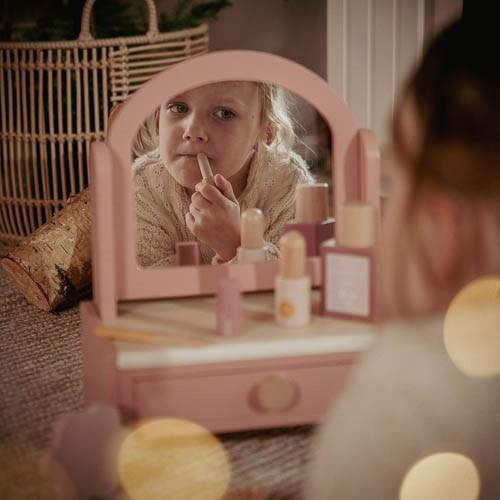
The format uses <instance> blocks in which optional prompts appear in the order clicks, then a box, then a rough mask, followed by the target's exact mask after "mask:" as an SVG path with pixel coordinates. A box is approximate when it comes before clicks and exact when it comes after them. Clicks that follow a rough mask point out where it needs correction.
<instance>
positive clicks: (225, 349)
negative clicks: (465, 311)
mask: <svg viewBox="0 0 500 500" xmlns="http://www.w3.org/2000/svg"><path fill="white" fill-rule="evenodd" d="M319 305H320V295H319V292H318V291H316V290H315V291H313V294H312V316H311V322H310V324H308V325H306V326H304V327H298V328H284V327H282V326H279V325H278V324H276V323H275V321H274V303H273V293H272V292H264V293H263V292H256V293H245V294H244V295H242V300H241V327H240V334H239V335H237V336H232V337H223V336H221V335H218V334H217V324H216V321H217V320H216V306H217V298H216V297H214V296H207V297H195V298H182V299H166V300H150V301H134V302H126V303H121V304H120V305H119V309H118V311H119V314H118V318H117V319H116V320H114V321H113V322H111V323H109V324H105V325H100V326H99V327H98V328H97V330H96V333H97V334H98V335H102V336H106V337H108V338H112V339H113V338H114V339H115V340H114V342H115V346H116V348H117V358H118V359H117V364H118V367H120V368H137V369H139V368H147V367H148V368H149V367H153V366H164V365H165V364H166V363H168V364H169V365H185V364H193V363H212V362H227V361H241V360H254V359H265V358H274V357H283V356H287V357H289V356H304V355H314V354H330V353H352V352H359V351H364V350H365V349H366V348H367V347H368V346H369V345H370V344H371V343H372V341H373V339H374V336H375V335H376V334H377V333H379V331H380V327H379V326H378V325H375V324H370V323H365V322H357V321H346V320H338V319H334V318H331V317H327V316H321V315H319V310H320V309H319ZM123 338H128V339H129V341H123V340H116V339H123Z"/></svg>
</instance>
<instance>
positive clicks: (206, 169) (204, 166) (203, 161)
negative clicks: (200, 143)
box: [196, 153, 215, 186]
mask: <svg viewBox="0 0 500 500" xmlns="http://www.w3.org/2000/svg"><path fill="white" fill-rule="evenodd" d="M196 160H197V161H198V167H199V169H200V172H201V176H202V177H203V180H204V181H205V182H208V184H211V185H212V186H215V181H214V174H213V172H212V167H211V166H210V162H209V161H208V157H207V155H206V154H205V153H198V154H197V155H196Z"/></svg>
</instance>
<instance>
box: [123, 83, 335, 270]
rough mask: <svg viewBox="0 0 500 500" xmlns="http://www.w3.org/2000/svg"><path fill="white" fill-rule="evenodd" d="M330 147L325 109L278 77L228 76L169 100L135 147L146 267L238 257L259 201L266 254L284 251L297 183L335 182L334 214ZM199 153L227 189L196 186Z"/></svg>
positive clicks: (140, 251)
mask: <svg viewBox="0 0 500 500" xmlns="http://www.w3.org/2000/svg"><path fill="white" fill-rule="evenodd" d="M331 144H332V140H331V134H330V129H329V126H328V125H327V124H326V122H325V120H324V119H323V118H322V116H321V113H320V112H319V111H318V110H317V109H316V108H315V107H314V106H312V105H311V104H309V102H308V101H306V100H304V99H303V98H301V97H300V96H298V95H296V94H294V93H292V92H290V91H288V90H287V89H285V88H283V87H281V86H278V85H275V84H272V83H268V82H263V81H241V80H240V81H220V82H214V83H208V84H205V85H202V86H198V87H194V88H189V89H185V90H184V91H182V92H181V93H179V94H177V95H175V96H172V97H170V98H169V99H168V100H167V101H165V103H163V104H162V105H161V106H160V107H158V108H157V109H156V110H155V111H154V112H153V113H152V114H151V115H149V116H148V118H147V119H146V120H145V121H144V123H143V124H142V125H141V126H140V128H139V130H138V133H137V135H136V138H135V140H134V143H133V147H132V152H131V165H132V170H133V176H134V181H133V197H134V202H135V210H136V224H137V225H136V228H137V234H136V241H137V261H138V264H139V265H140V266H145V267H148V266H154V267H161V266H173V265H181V264H182V265H186V264H187V265H190V264H194V263H196V264H208V265H214V264H215V265H216V264H221V263H231V264H232V263H236V262H238V258H237V247H238V246H240V245H241V244H242V238H241V236H242V234H241V233H242V231H243V232H244V231H245V229H244V228H243V229H241V228H240V226H241V224H240V217H241V215H242V214H243V213H244V212H245V211H246V210H247V209H255V208H257V209H259V210H261V212H262V219H263V220H262V230H263V235H262V238H261V239H262V245H263V246H264V248H265V251H263V252H262V253H261V255H260V257H261V258H262V259H265V260H272V259H276V258H278V257H279V249H278V242H279V238H280V237H281V236H282V234H283V233H284V231H285V230H286V228H287V224H290V223H293V222H294V221H295V220H296V215H297V214H296V199H295V193H296V190H297V187H298V186H303V185H311V184H324V185H326V186H325V187H326V189H325V190H323V191H324V192H323V196H324V197H325V198H326V200H325V205H327V210H325V213H324V218H325V219H326V218H329V217H331V216H332V215H333V213H332V212H333V209H332V203H331V200H332V194H333V193H332V191H333V189H332V188H333V185H332V168H331V167H332V164H331V158H332V148H331ZM200 154H201V155H205V156H206V160H204V161H206V162H207V163H208V167H207V168H208V169H210V171H211V174H212V175H214V176H217V174H219V176H221V178H220V179H216V180H215V181H217V182H219V184H218V185H215V187H216V188H217V190H218V191H219V193H220V195H219V194H218V192H217V190H215V189H211V188H206V190H205V189H203V188H202V189H198V190H197V188H200V187H202V186H203V185H200V184H199V183H201V182H202V180H203V177H202V171H201V170H200V164H199V163H200V160H199V155H200ZM201 167H202V168H203V165H201ZM215 181H214V183H215ZM244 220H246V219H245V218H244ZM252 236H253V235H252ZM332 236H333V234H332ZM243 243H245V235H243ZM182 252H184V254H183V253H182ZM186 252H187V253H186ZM193 252H196V254H193ZM189 256H191V258H192V259H191V262H190V261H189V259H188V257H189ZM186 259H187V260H186ZM240 260H241V259H240Z"/></svg>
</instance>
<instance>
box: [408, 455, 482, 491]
mask: <svg viewBox="0 0 500 500" xmlns="http://www.w3.org/2000/svg"><path fill="white" fill-rule="evenodd" d="M479 490H480V479H479V473H478V471H477V468H476V466H475V465H474V462H472V460H470V459H469V458H467V457H465V456H463V455H460V454H458V453H437V454H434V455H429V456H428V457H426V458H424V459H422V460H420V461H419V462H417V463H416V464H415V465H414V466H413V467H412V468H411V469H410V470H409V471H408V473H407V474H406V476H405V478H404V480H403V483H402V485H401V490H400V493H399V500H476V499H477V498H478V497H479Z"/></svg>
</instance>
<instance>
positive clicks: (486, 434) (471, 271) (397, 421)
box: [305, 19, 500, 500]
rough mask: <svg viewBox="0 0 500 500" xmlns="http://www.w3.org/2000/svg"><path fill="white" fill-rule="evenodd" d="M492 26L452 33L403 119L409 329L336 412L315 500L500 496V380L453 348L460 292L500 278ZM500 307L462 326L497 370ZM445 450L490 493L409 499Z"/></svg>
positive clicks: (375, 351) (390, 248)
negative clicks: (469, 364)
mask: <svg viewBox="0 0 500 500" xmlns="http://www.w3.org/2000/svg"><path fill="white" fill-rule="evenodd" d="M480 28H481V33H480V32H478V31H477V30H473V29H472V26H471V29H470V30H469V24H468V21H467V20H466V19H464V20H463V21H459V22H455V23H454V24H452V25H451V26H450V27H448V28H447V29H446V30H445V31H444V32H443V33H441V34H440V35H439V36H438V37H437V38H436V39H435V40H434V41H433V42H432V43H431V45H430V46H429V48H428V50H427V52H426V53H425V55H424V58H423V60H422V62H421V64H420V66H419V68H418V69H417V70H416V72H415V74H414V75H413V76H412V78H411V79H410V81H409V84H408V85H407V87H406V91H405V92H404V94H403V95H402V98H401V99H400V102H399V106H398V108H397V109H396V112H395V118H394V123H393V130H394V132H393V155H392V160H391V162H390V164H391V165H388V167H389V169H390V172H391V177H392V180H393V187H392V193H391V198H390V200H389V205H388V207H387V214H386V215H385V220H384V221H383V223H384V226H385V229H384V231H385V234H384V239H383V240H382V242H381V245H382V247H383V253H382V255H383V257H384V259H383V264H384V267H383V274H382V276H381V277H380V278H381V280H382V282H383V283H384V284H385V285H384V286H383V287H382V289H383V290H384V291H385V293H384V294H383V295H384V297H385V304H386V309H387V311H389V312H390V313H391V314H394V315H396V316H398V317H399V320H398V321H394V322H390V323H388V324H387V325H385V335H383V336H381V337H380V338H379V339H377V341H376V343H375V345H374V346H373V347H372V349H371V350H370V351H369V352H368V353H366V354H365V356H364V357H363V359H362V361H361V363H360V365H359V366H357V367H356V368H354V369H353V373H352V374H351V375H350V380H349V382H348V385H347V388H346V389H345V391H344V393H343V394H341V395H340V397H339V398H337V399H336V401H335V402H334V403H333V405H332V407H331V409H330V411H329V412H328V414H327V415H326V418H325V420H324V424H323V426H322V428H321V430H320V432H319V433H318V435H317V436H316V441H315V447H314V459H313V461H312V465H311V467H310V473H309V480H308V485H307V488H306V490H307V492H306V494H305V498H306V499H307V500H330V499H334V498H335V499H337V498H338V499H342V500H365V499H368V498H371V499H399V498H401V499H402V500H404V499H405V498H442V499H443V500H448V499H450V500H451V499H452V498H459V497H460V498H471V499H472V498H480V499H490V498H500V475H499V473H498V467H499V464H500V446H499V445H498V443H499V441H500V425H499V424H500V420H499V416H500V397H499V396H500V377H499V376H498V374H497V375H496V376H491V377H484V378H481V377H473V376H470V375H468V374H467V373H468V372H464V371H463V370H461V369H460V368H459V366H456V365H455V364H454V363H453V361H452V358H451V357H450V355H449V354H448V352H447V350H446V348H445V341H444V317H445V312H446V310H447V306H448V304H449V303H450V301H451V300H452V299H453V297H454V296H455V294H457V293H458V292H459V291H460V290H461V289H463V287H465V286H466V285H467V284H468V283H470V282H471V281H472V280H475V279H476V278H478V277H480V276H485V275H486V276H488V275H490V276H491V275H492V276H496V277H497V278H498V277H499V276H500V95H499V92H500V64H499V62H498V58H497V57H496V55H495V50H494V47H496V31H495V30H494V29H492V27H491V26H490V27H487V26H484V23H483V24H481V26H480ZM476 300H477V299H476ZM499 311H500V286H498V291H497V297H496V303H495V301H494V299H493V298H492V299H491V304H489V309H481V306H479V305H478V304H474V305H473V306H472V307H470V308H465V307H464V308H463V309H462V310H461V314H462V315H463V316H460V318H461V320H462V321H461V323H462V324H463V325H468V329H467V332H463V335H469V336H470V337H468V338H471V337H472V338H473V339H475V340H472V341H471V344H470V347H472V346H474V347H473V348H472V349H467V350H466V351H467V352H468V353H469V354H470V355H471V356H473V357H474V356H476V355H477V351H476V346H481V345H482V346H483V349H486V350H487V351H488V352H489V353H490V355H489V361H490V362H491V359H492V358H491V354H492V353H495V354H494V355H496V356H497V358H496V359H497V368H500V356H499V352H498V345H499V342H498V335H499V333H500V324H499V317H500V316H499V314H498V312H499ZM488 314H489V315H490V316H487V315H488ZM485 318H490V323H489V324H485V322H484V319H485ZM495 318H496V320H495ZM492 320H493V321H492ZM488 328H489V330H488ZM450 335H455V332H451V333H450ZM456 335H462V332H459V331H457V332H456ZM486 340H489V342H490V344H484V342H485V341H486ZM467 352H465V351H464V353H463V354H462V355H463V356H465V355H466V354H467ZM473 359H474V358H473ZM444 452H454V453H459V454H462V455H465V457H466V458H467V459H468V460H470V461H472V462H473V464H474V466H475V467H476V469H477V471H478V473H479V478H480V495H479V496H475V495H473V496H467V497H466V496H462V493H463V492H461V491H457V492H456V494H446V495H444V494H442V495H440V496H439V495H437V496H436V495H433V494H430V493H429V492H430V490H431V489H432V487H433V485H436V484H438V483H439V481H440V480H441V478H443V476H442V474H446V471H445V469H444V467H442V468H437V469H435V470H434V471H432V473H431V472H429V473H428V474H427V480H426V481H423V482H422V484H421V487H423V489H422V490H420V494H418V493H416V492H414V494H413V495H408V496H407V497H404V496H403V497H401V496H400V494H399V493H400V488H401V486H402V484H403V479H404V477H405V475H406V473H407V472H408V471H409V470H410V469H411V467H412V466H413V465H415V464H416V463H417V462H418V461H420V460H422V459H424V458H425V457H427V456H429V455H432V454H437V453H444ZM460 480H461V474H459V475H458V476H455V478H453V479H452V481H453V483H454V484H455V485H460V484H461V483H460Z"/></svg>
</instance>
